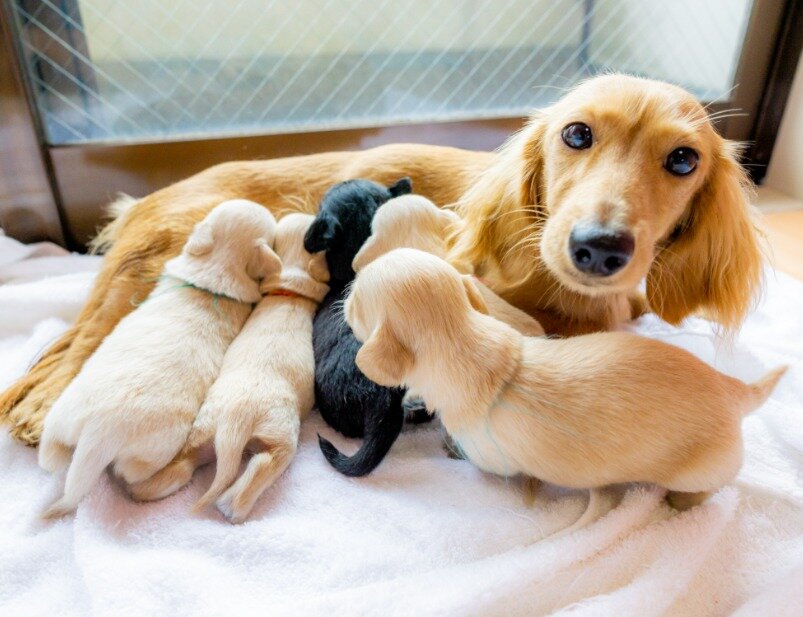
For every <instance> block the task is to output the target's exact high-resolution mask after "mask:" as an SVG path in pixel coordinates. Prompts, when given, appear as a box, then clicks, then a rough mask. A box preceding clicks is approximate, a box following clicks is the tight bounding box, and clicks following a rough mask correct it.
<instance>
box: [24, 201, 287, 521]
mask: <svg viewBox="0 0 803 617" xmlns="http://www.w3.org/2000/svg"><path fill="white" fill-rule="evenodd" d="M275 228H276V222H275V221H274V219H273V216H271V215H270V213H269V212H268V211H267V210H265V209H264V208H263V207H262V206H260V205H259V204H256V203H254V202H250V201H245V200H233V201H228V202H224V203H222V204H220V205H219V206H217V207H216V208H215V209H213V210H212V211H211V212H210V213H209V215H207V217H206V218H204V219H203V221H202V222H201V223H199V224H198V225H197V226H196V228H195V230H194V231H193V232H192V234H191V235H190V237H189V239H188V240H187V243H186V244H185V246H184V248H183V250H182V252H181V254H180V255H179V256H178V257H176V258H174V259H171V260H170V261H168V262H167V264H166V265H165V268H164V271H163V275H162V277H161V279H160V282H159V283H158V284H157V286H156V288H155V289H154V290H153V292H152V293H151V294H150V295H149V296H148V298H147V299H146V300H145V302H143V303H142V304H140V305H139V307H138V308H137V309H136V310H134V311H133V312H132V313H131V314H129V315H128V316H126V317H125V318H124V319H123V320H121V321H120V323H119V324H118V326H117V327H116V328H115V329H114V330H113V331H112V333H111V334H109V336H107V337H106V339H105V340H104V341H103V343H102V344H101V345H100V347H98V349H97V351H96V352H95V353H94V354H93V355H92V357H91V358H90V359H89V360H88V361H87V363H86V364H85V365H84V367H83V368H82V369H81V372H80V373H79V374H78V375H77V376H76V378H75V379H74V380H73V381H72V382H71V383H70V385H69V386H68V387H67V388H66V389H65V391H64V393H63V394H62V396H61V397H60V398H59V399H58V401H57V402H56V404H55V405H54V406H53V410H52V412H51V413H50V414H49V415H48V416H47V420H46V422H45V426H44V432H43V435H42V443H41V445H40V448H39V464H40V466H41V467H42V468H44V469H46V470H48V471H56V470H58V469H61V468H63V467H65V466H67V465H68V464H69V471H68V472H67V478H66V482H65V487H64V496H63V497H62V498H61V499H59V500H58V501H56V502H55V503H54V504H53V505H52V506H51V507H50V508H48V509H47V510H46V511H45V513H44V516H45V517H55V516H61V515H64V514H66V513H68V512H70V511H72V510H74V509H75V507H76V506H77V505H78V502H79V501H80V500H81V499H82V498H83V497H84V495H86V494H87V493H88V492H89V490H90V489H91V488H92V486H93V485H94V484H95V483H96V482H97V480H98V479H99V477H100V475H101V474H102V473H103V470H104V469H105V468H106V467H107V466H108V465H109V464H111V463H113V464H114V472H115V473H116V474H117V475H118V476H120V477H121V478H122V479H123V480H125V481H126V482H128V483H133V482H139V481H141V480H144V479H145V478H147V477H148V476H150V475H152V474H153V473H155V472H157V471H158V470H159V469H161V468H162V467H164V466H165V465H166V464H167V463H169V462H170V460H171V459H172V458H173V456H175V454H176V453H177V452H178V451H179V450H180V449H181V447H182V446H183V445H184V442H185V440H186V439H187V434H188V433H189V431H190V427H191V426H192V423H193V420H194V419H195V416H196V414H197V413H198V409H199V408H200V406H201V402H202V401H203V398H204V396H205V395H206V391H207V389H208V388H209V386H210V384H211V383H212V381H213V380H214V379H215V377H217V375H218V371H219V370H220V365H221V362H222V360H223V354H224V353H225V351H226V348H227V347H228V346H229V344H230V343H231V341H232V340H233V339H234V337H235V336H236V334H237V332H239V330H240V328H241V327H242V325H243V323H244V322H245V320H246V318H247V317H248V314H249V313H250V312H251V306H252V303H254V302H256V301H258V300H259V299H260V297H261V295H260V293H259V281H260V280H262V281H263V282H264V280H265V279H266V278H268V279H269V278H270V277H271V276H278V274H279V269H280V267H281V264H280V262H279V260H278V259H277V258H276V256H275V255H274V253H273V252H272V251H271V250H270V245H271V244H272V243H273V237H274V233H275ZM73 450H74V451H73ZM71 457H72V462H70V458H71Z"/></svg>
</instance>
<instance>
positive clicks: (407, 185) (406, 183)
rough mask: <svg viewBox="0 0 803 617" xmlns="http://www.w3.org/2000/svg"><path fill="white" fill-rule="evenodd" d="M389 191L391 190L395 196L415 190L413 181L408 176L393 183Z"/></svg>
mask: <svg viewBox="0 0 803 617" xmlns="http://www.w3.org/2000/svg"><path fill="white" fill-rule="evenodd" d="M388 191H389V192H390V194H391V195H393V197H398V196H399V195H407V193H412V192H413V181H412V180H410V178H408V177H406V176H405V177H404V178H401V179H399V180H397V181H396V182H395V183H393V184H391V185H390V186H389V187H388Z"/></svg>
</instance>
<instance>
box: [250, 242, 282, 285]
mask: <svg viewBox="0 0 803 617" xmlns="http://www.w3.org/2000/svg"><path fill="white" fill-rule="evenodd" d="M245 271H246V273H247V274H248V277H249V278H252V279H254V280H255V281H261V280H263V279H270V278H273V277H278V276H279V275H280V274H281V272H282V260H281V259H280V258H279V256H278V255H277V254H276V253H274V252H273V249H272V248H270V247H269V246H268V243H267V242H266V241H265V240H264V238H260V239H259V240H257V242H256V244H255V245H254V252H253V254H252V255H251V258H250V259H249V260H248V265H247V266H246V269H245Z"/></svg>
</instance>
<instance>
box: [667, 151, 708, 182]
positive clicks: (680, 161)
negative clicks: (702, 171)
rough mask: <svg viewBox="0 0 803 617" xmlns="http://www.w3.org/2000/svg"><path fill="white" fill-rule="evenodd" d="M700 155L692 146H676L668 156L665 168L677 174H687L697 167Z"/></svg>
mask: <svg viewBox="0 0 803 617" xmlns="http://www.w3.org/2000/svg"><path fill="white" fill-rule="evenodd" d="M699 160H700V155H698V154H697V152H696V151H694V150H692V149H691V148H675V149H674V150H672V152H670V153H669V156H668V157H666V162H665V163H664V169H666V170H667V171H668V172H669V173H671V174H674V175H676V176H687V175H689V174H690V173H691V172H693V171H694V168H695V167H697V162H698V161H699Z"/></svg>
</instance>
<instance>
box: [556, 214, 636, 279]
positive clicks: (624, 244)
mask: <svg viewBox="0 0 803 617" xmlns="http://www.w3.org/2000/svg"><path fill="white" fill-rule="evenodd" d="M635 246H636V241H635V239H634V238H633V235H632V234H630V233H629V232H626V231H614V230H611V229H605V228H604V227H586V226H582V227H575V228H574V229H573V230H572V234H571V236H570V237H569V253H571V256H572V261H573V262H574V266H575V268H577V269H578V270H580V272H584V273H585V274H590V275H592V276H611V275H612V274H614V273H616V272H618V271H619V270H621V269H622V268H624V267H625V266H626V265H627V262H629V261H630V258H631V257H632V256H633V249H634V248H635Z"/></svg>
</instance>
